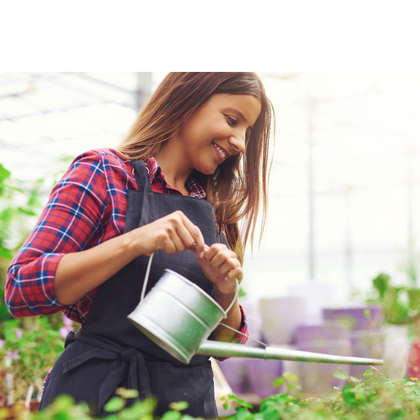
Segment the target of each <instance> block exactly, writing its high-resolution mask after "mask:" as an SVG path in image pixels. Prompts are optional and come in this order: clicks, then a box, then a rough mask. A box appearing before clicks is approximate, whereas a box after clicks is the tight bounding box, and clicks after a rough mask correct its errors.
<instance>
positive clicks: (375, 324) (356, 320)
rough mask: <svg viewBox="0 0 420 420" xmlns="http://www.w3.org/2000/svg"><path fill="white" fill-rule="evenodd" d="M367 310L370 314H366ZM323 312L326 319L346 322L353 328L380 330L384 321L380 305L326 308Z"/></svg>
mask: <svg viewBox="0 0 420 420" xmlns="http://www.w3.org/2000/svg"><path fill="white" fill-rule="evenodd" d="M366 311H369V316H366ZM322 312H323V318H324V319H325V320H329V321H340V322H344V323H345V324H347V325H348V327H349V329H351V330H378V329H379V328H381V326H382V323H383V321H384V312H383V310H382V308H381V307H380V306H348V307H344V308H324V309H323V311H322Z"/></svg>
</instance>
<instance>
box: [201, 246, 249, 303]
mask: <svg viewBox="0 0 420 420" xmlns="http://www.w3.org/2000/svg"><path fill="white" fill-rule="evenodd" d="M197 257H198V262H199V264H200V267H201V269H202V270H203V273H204V275H205V276H206V277H207V278H208V279H209V280H210V281H211V282H212V283H213V284H214V288H215V289H216V291H217V292H219V293H220V294H222V295H228V294H231V293H233V292H234V291H235V289H236V285H235V278H237V279H238V281H239V282H241V280H242V277H243V272H242V266H241V263H240V262H239V260H238V258H237V257H236V254H235V253H234V252H233V251H231V250H230V249H229V248H228V247H227V246H226V245H224V244H219V243H216V244H213V245H212V246H210V247H208V246H207V245H206V247H205V252H204V256H203V258H200V256H198V255H197Z"/></svg>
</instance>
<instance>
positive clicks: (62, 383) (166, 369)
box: [40, 161, 225, 418]
mask: <svg viewBox="0 0 420 420" xmlns="http://www.w3.org/2000/svg"><path fill="white" fill-rule="evenodd" d="M133 167H134V174H135V176H136V180H137V185H138V190H129V191H128V193H127V214H126V225H125V229H124V233H125V232H129V231H131V230H133V229H136V228H137V227H139V226H143V225H146V224H148V223H151V222H153V221H154V220H157V219H159V218H161V217H163V216H166V215H168V214H170V213H172V212H174V211H176V210H181V211H182V212H183V213H185V215H186V216H187V217H188V218H189V219H190V220H191V221H192V222H193V223H194V224H195V225H197V226H198V227H199V228H200V230H201V232H202V234H203V236H204V240H205V243H206V244H207V245H212V244H213V243H215V242H225V241H224V240H223V239H222V238H221V237H219V236H218V235H217V231H216V223H215V217H214V210H213V206H212V204H210V203H209V202H208V201H206V200H203V199H199V198H194V197H186V196H182V195H168V194H161V193H155V192H153V191H152V188H151V185H150V181H149V178H148V174H147V171H146V167H145V165H144V162H143V161H137V162H134V163H133ZM148 259H149V258H148V257H147V256H144V255H142V256H140V257H138V258H136V259H135V260H133V261H132V262H130V263H129V264H127V265H126V266H125V267H124V268H122V269H121V270H120V271H119V272H118V273H117V274H115V275H114V276H112V277H111V278H110V279H108V280H107V281H106V282H104V283H103V284H102V285H101V286H100V287H99V289H98V292H97V294H96V297H95V299H94V301H93V303H92V306H91V308H90V310H89V313H88V315H87V317H86V322H85V323H84V324H83V326H82V327H81V329H80V330H79V332H78V333H77V334H74V333H70V334H69V336H68V337H67V339H66V346H65V350H64V352H63V353H62V354H61V356H60V357H59V359H58V360H57V362H56V364H55V365H54V368H53V370H52V371H51V373H50V376H49V378H48V381H47V383H46V385H45V390H44V395H43V398H42V401H41V405H40V408H41V409H42V408H44V407H46V406H47V405H49V404H50V403H51V402H52V400H53V399H54V398H55V397H56V396H57V395H59V394H62V393H67V394H70V395H71V396H73V397H74V398H75V399H76V401H86V402H87V403H89V404H91V405H92V406H93V407H94V409H96V410H97V413H96V415H99V416H104V415H106V414H107V413H106V412H105V411H103V406H104V405H105V403H106V402H107V401H108V400H109V399H110V398H111V397H112V396H114V391H115V389H116V388H118V387H121V386H122V387H126V388H129V389H137V390H138V391H139V394H140V395H139V398H140V399H144V398H146V397H147V396H148V395H150V394H153V395H155V396H156V397H157V399H158V408H157V414H159V415H162V414H163V413H164V412H165V411H167V410H168V404H170V403H171V402H174V401H187V402H188V403H189V405H190V406H189V408H188V409H187V410H185V411H183V413H185V414H189V415H191V416H194V417H199V416H200V417H205V418H216V417H217V410H216V404H215V399H214V384H213V372H212V369H211V365H210V361H209V358H208V357H207V356H194V357H193V358H192V359H191V361H190V363H189V364H188V365H185V364H183V363H181V362H179V361H178V360H176V359H175V358H173V357H172V356H170V355H169V354H168V353H166V352H165V351H164V350H163V349H161V348H160V347H158V346H157V345H156V344H155V343H153V342H152V341H151V340H150V339H148V338H147V337H146V336H145V335H144V334H142V333H141V332H140V331H139V330H138V329H137V328H135V327H134V326H133V325H132V324H131V322H130V321H128V319H127V315H129V314H130V313H131V312H132V311H133V310H134V308H135V307H136V306H137V305H138V303H139V301H140V293H141V289H142V286H143V280H144V277H145V273H146V267H147V262H148ZM165 268H170V269H172V270H174V271H176V272H178V273H179V274H181V275H183V276H185V277H186V278H188V279H189V280H190V281H192V282H194V283H195V284H197V285H198V286H199V287H201V288H202V289H203V290H204V291H205V292H206V293H208V294H209V295H212V294H213V293H214V290H213V285H212V283H211V282H210V281H209V280H208V279H207V278H206V277H205V276H204V274H203V272H202V270H201V268H200V265H199V264H198V261H197V257H196V255H195V254H193V253H192V252H191V251H184V252H182V253H177V254H174V255H169V254H166V253H165V252H163V251H157V252H156V253H155V255H154V257H153V263H152V266H151V270H150V275H149V281H148V286H147V291H148V290H150V288H151V287H153V285H154V284H156V282H157V281H158V280H159V278H160V277H161V276H162V274H163V271H164V270H165ZM146 293H147V292H146Z"/></svg>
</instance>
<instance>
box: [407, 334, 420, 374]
mask: <svg viewBox="0 0 420 420" xmlns="http://www.w3.org/2000/svg"><path fill="white" fill-rule="evenodd" d="M407 376H408V377H409V378H419V379H420V339H417V340H415V341H413V342H412V343H411V346H410V352H409V355H408V362H407Z"/></svg>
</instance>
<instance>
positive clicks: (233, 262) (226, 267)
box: [219, 258, 241, 274]
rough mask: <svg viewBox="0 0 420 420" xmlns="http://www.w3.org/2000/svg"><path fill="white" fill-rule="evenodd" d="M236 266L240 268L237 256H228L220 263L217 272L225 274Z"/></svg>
mask: <svg viewBox="0 0 420 420" xmlns="http://www.w3.org/2000/svg"><path fill="white" fill-rule="evenodd" d="M238 267H239V268H241V263H240V262H239V260H238V259H237V258H228V259H227V260H226V261H225V262H224V263H223V264H221V265H220V267H219V272H220V273H221V274H227V273H229V272H230V271H232V270H234V269H236V268H238Z"/></svg>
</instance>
